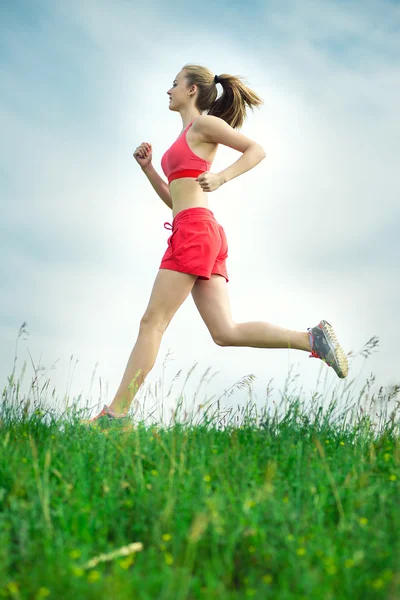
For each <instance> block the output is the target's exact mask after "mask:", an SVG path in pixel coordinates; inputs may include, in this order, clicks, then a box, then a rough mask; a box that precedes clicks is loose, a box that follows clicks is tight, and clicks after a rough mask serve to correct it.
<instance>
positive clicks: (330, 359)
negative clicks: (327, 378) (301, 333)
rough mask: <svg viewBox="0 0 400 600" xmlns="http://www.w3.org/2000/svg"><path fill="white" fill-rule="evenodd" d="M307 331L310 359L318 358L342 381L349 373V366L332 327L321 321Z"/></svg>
mask: <svg viewBox="0 0 400 600" xmlns="http://www.w3.org/2000/svg"><path fill="white" fill-rule="evenodd" d="M307 331H308V334H309V336H310V344H311V354H310V358H312V357H313V358H320V359H321V360H323V361H324V362H325V363H326V364H327V365H328V366H329V367H332V369H333V370H334V371H335V373H336V375H337V376H338V377H340V379H344V377H346V376H347V373H348V372H349V364H348V361H347V356H346V355H345V353H344V351H343V348H342V347H341V345H340V344H339V342H338V340H337V338H336V334H335V332H334V330H333V327H332V325H331V324H330V323H328V321H324V320H322V321H321V322H320V323H319V325H316V326H315V327H310V328H309V329H307Z"/></svg>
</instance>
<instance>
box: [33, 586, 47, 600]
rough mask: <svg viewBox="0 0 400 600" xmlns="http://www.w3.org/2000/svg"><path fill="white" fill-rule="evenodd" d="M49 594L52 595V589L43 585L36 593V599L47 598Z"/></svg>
mask: <svg viewBox="0 0 400 600" xmlns="http://www.w3.org/2000/svg"><path fill="white" fill-rule="evenodd" d="M47 596H50V590H49V589H47V588H46V587H41V588H39V590H38V593H37V594H36V599H37V600H39V599H41V598H47Z"/></svg>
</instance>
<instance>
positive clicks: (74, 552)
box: [69, 549, 81, 560]
mask: <svg viewBox="0 0 400 600" xmlns="http://www.w3.org/2000/svg"><path fill="white" fill-rule="evenodd" d="M80 556H81V551H80V550H76V549H75V550H71V552H70V553H69V557H70V558H72V559H73V560H75V559H76V558H79V557H80Z"/></svg>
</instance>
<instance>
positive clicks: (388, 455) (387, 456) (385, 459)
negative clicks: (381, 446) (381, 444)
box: [383, 452, 390, 462]
mask: <svg viewBox="0 0 400 600" xmlns="http://www.w3.org/2000/svg"><path fill="white" fill-rule="evenodd" d="M383 460H384V461H385V462H389V460H390V454H389V452H385V454H384V455H383Z"/></svg>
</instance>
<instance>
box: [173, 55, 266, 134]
mask: <svg viewBox="0 0 400 600" xmlns="http://www.w3.org/2000/svg"><path fill="white" fill-rule="evenodd" d="M183 71H184V72H185V77H186V79H187V80H188V85H197V87H198V89H199V93H198V96H197V102H196V106H197V108H198V109H199V110H200V112H205V111H207V113H208V114H209V115H213V116H214V117H219V118H220V119H223V120H224V121H226V122H227V123H228V125H230V126H231V127H233V128H234V129H239V128H240V127H241V126H242V125H243V122H244V120H245V118H246V110H247V108H250V109H251V110H253V108H254V107H255V106H260V104H262V103H263V101H262V99H261V98H260V97H259V96H257V94H256V93H255V92H253V90H251V89H250V88H249V87H247V86H246V85H245V84H244V83H243V80H242V78H240V77H236V76H235V75H228V74H223V75H217V76H215V77H214V75H213V74H212V72H211V71H210V70H209V69H207V68H206V67H201V66H199V65H185V66H184V67H183ZM217 82H218V83H219V84H220V85H221V86H222V90H223V91H222V94H221V96H220V97H219V98H218V97H217V96H218V92H217Z"/></svg>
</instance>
